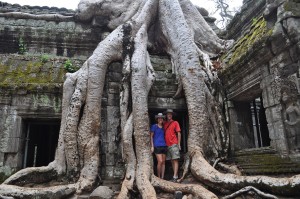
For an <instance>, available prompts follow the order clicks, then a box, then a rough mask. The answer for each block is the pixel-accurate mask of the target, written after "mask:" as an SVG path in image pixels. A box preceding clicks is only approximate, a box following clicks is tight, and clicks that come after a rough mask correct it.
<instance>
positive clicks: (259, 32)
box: [224, 17, 272, 65]
mask: <svg viewBox="0 0 300 199" xmlns="http://www.w3.org/2000/svg"><path fill="white" fill-rule="evenodd" d="M271 34H272V30H269V29H267V22H266V21H265V20H264V18H263V17H260V18H258V19H254V20H252V24H251V27H250V31H249V33H247V34H245V35H244V36H243V37H241V38H240V39H239V40H238V41H237V42H236V44H235V45H234V47H233V50H232V51H231V52H230V56H231V58H230V59H229V62H228V63H229V65H232V64H234V63H235V62H237V61H238V60H239V59H240V58H241V57H242V56H243V55H245V54H246V53H247V52H248V51H249V50H250V49H251V48H252V47H253V46H255V44H256V43H258V42H259V43H264V42H265V40H266V38H268V37H269V36H270V35H271ZM227 56H229V55H228V54H227V55H225V56H224V58H226V57H227Z"/></svg>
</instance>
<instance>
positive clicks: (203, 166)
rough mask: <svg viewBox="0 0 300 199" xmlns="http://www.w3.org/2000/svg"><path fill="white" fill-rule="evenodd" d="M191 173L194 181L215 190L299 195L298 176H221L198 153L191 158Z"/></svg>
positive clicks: (299, 177) (299, 178) (221, 174)
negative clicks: (253, 188) (252, 190)
mask: <svg viewBox="0 0 300 199" xmlns="http://www.w3.org/2000/svg"><path fill="white" fill-rule="evenodd" d="M191 172H192V174H193V176H194V177H195V178H196V179H198V180H200V181H201V182H203V183H205V184H206V185H208V186H210V187H212V188H213V189H216V190H222V189H226V190H231V191H236V190H238V189H242V188H244V187H246V186H253V187H256V188H258V189H261V190H263V191H266V192H270V193H274V194H279V195H299V194H300V175H295V176H293V177H290V178H274V177H268V176H239V175H234V174H223V173H220V172H219V171H217V170H216V169H214V168H213V167H212V166H211V165H210V164H209V163H208V162H207V161H206V160H205V159H204V157H203V156H202V154H201V153H200V152H196V153H195V155H194V156H193V159H192V162H191Z"/></svg>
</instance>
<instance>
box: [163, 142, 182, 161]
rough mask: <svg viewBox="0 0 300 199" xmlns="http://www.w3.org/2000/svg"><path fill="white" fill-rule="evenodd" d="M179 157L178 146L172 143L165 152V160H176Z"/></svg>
mask: <svg viewBox="0 0 300 199" xmlns="http://www.w3.org/2000/svg"><path fill="white" fill-rule="evenodd" d="M179 158H180V152H179V147H178V145H177V144H173V145H172V146H168V152H167V158H166V159H167V160H176V159H179Z"/></svg>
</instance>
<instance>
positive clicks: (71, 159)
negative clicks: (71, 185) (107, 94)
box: [63, 62, 88, 180]
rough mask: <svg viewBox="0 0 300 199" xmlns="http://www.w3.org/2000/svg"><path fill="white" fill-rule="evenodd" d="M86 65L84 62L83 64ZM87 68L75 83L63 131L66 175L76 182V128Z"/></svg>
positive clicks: (77, 151)
mask: <svg viewBox="0 0 300 199" xmlns="http://www.w3.org/2000/svg"><path fill="white" fill-rule="evenodd" d="M85 65H86V62H85ZM87 74H88V67H86V66H84V67H83V70H82V72H81V73H80V74H78V79H77V82H76V87H75V90H74V93H73V94H72V97H71V99H70V101H69V105H68V107H69V110H68V113H67V116H66V120H65V122H66V123H65V129H64V131H63V139H64V148H65V158H66V164H67V175H68V176H70V177H71V178H75V179H76V180H77V178H78V176H77V174H78V172H79V170H80V167H79V154H78V153H80V152H79V150H78V144H77V128H78V123H79V121H80V118H79V115H80V111H81V107H82V105H83V103H84V101H85V97H86V89H87V78H88V75H87Z"/></svg>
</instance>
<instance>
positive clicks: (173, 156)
mask: <svg viewBox="0 0 300 199" xmlns="http://www.w3.org/2000/svg"><path fill="white" fill-rule="evenodd" d="M164 113H165V114H166V115H167V121H166V122H165V123H164V129H165V139H166V144H167V146H168V151H167V160H171V162H172V168H173V172H174V174H173V180H172V181H173V182H177V180H178V168H179V162H178V159H179V158H180V153H179V151H180V150H181V148H180V141H181V129H180V126H179V123H178V122H177V121H175V120H173V115H174V114H175V113H174V112H173V110H172V109H167V110H166V111H165V112H164Z"/></svg>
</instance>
